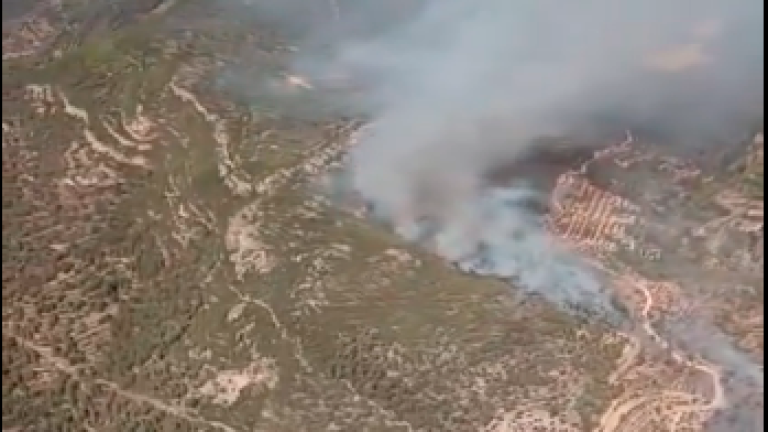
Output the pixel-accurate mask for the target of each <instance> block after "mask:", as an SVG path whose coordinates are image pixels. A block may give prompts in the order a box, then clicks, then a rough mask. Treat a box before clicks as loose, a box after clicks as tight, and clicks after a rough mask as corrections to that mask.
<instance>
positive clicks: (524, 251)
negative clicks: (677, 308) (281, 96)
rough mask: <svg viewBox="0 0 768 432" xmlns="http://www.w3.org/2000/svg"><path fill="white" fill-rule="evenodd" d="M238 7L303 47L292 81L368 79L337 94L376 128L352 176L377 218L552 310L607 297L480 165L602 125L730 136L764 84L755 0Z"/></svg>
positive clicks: (355, 157) (510, 188) (263, 2)
mask: <svg viewBox="0 0 768 432" xmlns="http://www.w3.org/2000/svg"><path fill="white" fill-rule="evenodd" d="M244 1H245V0H244ZM247 3H248V4H250V5H251V6H252V7H253V10H255V11H256V12H257V14H259V16H260V17H261V18H262V19H264V20H268V21H271V22H273V23H278V24H281V25H282V26H283V27H284V28H287V29H289V30H290V32H289V33H290V34H291V35H293V36H294V37H297V38H300V39H301V40H302V42H303V43H301V44H300V48H299V51H298V54H297V56H296V58H295V59H294V60H295V63H294V69H295V70H296V71H297V73H299V74H301V75H304V76H308V77H309V78H310V81H312V82H317V83H321V84H322V83H323V82H324V81H328V80H331V81H333V80H336V81H339V80H340V81H344V80H347V81H349V82H351V83H352V84H351V85H352V86H353V87H359V88H362V89H363V90H362V91H357V92H354V93H355V95H354V98H353V100H351V101H347V102H345V103H343V104H341V105H343V106H346V107H354V109H355V110H356V111H355V113H356V114H364V115H366V116H367V117H369V118H370V119H371V124H372V126H371V128H370V129H369V131H368V133H367V134H366V136H365V138H364V139H363V140H362V142H361V143H359V145H357V146H356V147H355V148H354V150H353V151H352V154H351V155H350V156H351V157H350V166H349V169H350V178H351V179H352V182H353V183H352V187H353V188H354V189H355V190H356V191H357V192H358V193H359V194H361V195H362V196H363V197H364V198H365V199H366V200H367V201H368V202H370V203H371V204H372V205H373V207H374V208H375V209H376V212H377V214H378V216H379V217H381V218H382V219H384V220H386V221H388V222H389V223H390V224H391V225H393V226H394V228H395V229H396V230H397V231H398V232H399V233H401V234H402V235H404V236H406V237H408V238H409V239H412V240H418V241H420V242H422V243H425V244H429V245H430V247H431V248H432V249H433V250H434V251H435V252H436V253H438V254H440V255H442V256H444V257H445V258H447V259H448V260H451V261H453V262H455V263H456V264H457V265H458V266H459V267H460V268H462V269H464V270H466V271H471V272H475V273H479V274H484V275H495V276H498V277H502V278H510V279H515V280H517V281H518V282H519V283H520V284H521V285H522V286H524V287H526V289H528V290H531V291H535V292H538V293H539V294H541V295H543V296H545V297H546V298H548V299H550V300H551V301H554V302H556V303H558V304H562V305H571V306H576V307H585V308H587V309H594V308H595V307H597V309H598V310H599V309H601V308H602V305H609V304H611V302H610V300H609V299H608V298H607V297H606V294H603V290H602V289H601V288H600V283H599V281H598V279H597V278H596V277H595V276H593V275H590V274H588V273H587V272H586V271H585V270H584V267H583V266H581V265H579V263H578V261H577V260H576V259H575V258H574V257H572V256H569V254H567V253H565V251H563V250H560V249H559V248H558V247H557V246H556V245H555V244H554V243H553V242H552V241H551V239H549V238H548V237H547V235H546V234H545V233H544V231H543V230H542V229H541V227H540V223H539V221H537V220H535V218H532V217H531V215H530V214H528V213H527V212H526V211H525V210H524V206H521V205H517V204H515V199H512V198H513V197H514V196H518V195H521V194H523V195H524V194H528V193H536V192H534V191H532V190H530V189H529V188H526V187H524V186H517V185H507V190H505V191H499V190H486V186H487V181H486V176H487V173H488V172H489V171H491V170H493V169H494V168H497V167H498V166H499V165H500V164H502V163H513V162H514V161H516V160H519V159H521V158H523V157H524V155H526V154H527V152H528V151H530V149H531V147H532V146H533V145H534V144H533V143H534V142H535V140H536V139H537V138H540V137H543V136H546V137H552V136H555V137H557V136H565V135H568V134H569V133H570V132H572V131H574V130H578V129H579V128H581V127H583V125H584V124H588V123H589V122H590V121H592V120H594V119H595V118H601V117H607V118H611V119H614V120H615V121H618V122H623V124H625V125H626V126H638V127H639V126H643V125H646V126H647V125H649V124H650V125H651V126H652V127H655V128H657V129H665V130H666V132H668V133H670V136H678V137H680V136H687V137H696V138H701V137H703V136H705V135H707V134H709V135H713V134H714V133H715V132H718V133H722V132H723V131H724V130H725V129H726V128H725V126H727V125H728V124H727V123H726V119H731V118H732V117H734V116H735V115H736V112H737V111H739V109H741V108H742V107H743V106H745V104H746V103H747V101H749V100H750V98H753V99H760V98H761V97H759V96H755V95H757V94H762V91H761V90H762V87H761V86H762V58H763V57H762V52H763V45H762V40H763V38H762V25H763V21H762V11H763V4H762V2H761V1H759V0H741V1H735V2H734V1H724V0H696V1H694V0H647V1H642V2H640V1H635V2H616V1H607V0H584V1H581V2H563V1H560V2H555V1H552V0H536V1H534V0H486V1H482V2H477V1H473V0H440V1H438V0H422V1H418V0H413V1H406V0H402V1H394V2H391V1H390V2H387V1H376V0H359V1H354V2H352V1H345V0H328V1H327V2H324V1H311V2H310V1H308V0H286V1H284V2H276V1H267V0H247ZM681 70H682V72H681ZM342 97H343V96H342V95H341V94H339V95H337V97H336V99H340V98H342ZM760 102H761V101H760ZM699 141H701V140H697V142H699ZM596 299H599V300H596Z"/></svg>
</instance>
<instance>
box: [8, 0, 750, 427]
mask: <svg viewBox="0 0 768 432" xmlns="http://www.w3.org/2000/svg"><path fill="white" fill-rule="evenodd" d="M77 3H82V2H75V1H62V2H51V3H44V2H37V3H35V4H34V5H28V10H27V11H26V15H22V14H21V12H24V11H21V12H19V13H17V15H16V17H15V21H14V22H13V23H12V24H13V25H12V26H11V25H6V24H5V23H4V34H3V179H2V188H3V190H2V191H3V195H2V196H3V254H2V255H3V289H2V301H3V306H2V310H3V358H2V360H3V386H2V387H3V395H2V396H3V430H4V431H19V432H21V431H35V432H37V431H68V430H72V431H98V432H108V431H119V432H123V431H226V432H230V431H238V432H239V431H270V432H271V431H280V432H282V431H286V432H293V431H313V432H314V431H325V430H328V431H331V430H338V431H398V430H402V431H410V430H413V431H465V430H466V431H489V432H490V431H494V432H502V431H525V432H528V431H604V432H608V431H685V430H689V431H697V430H702V429H703V428H704V427H705V426H706V425H712V424H714V422H727V421H728V420H729V419H728V416H729V415H738V416H740V417H739V419H740V421H741V422H742V423H739V424H741V425H743V424H745V423H743V421H744V419H743V417H744V416H747V417H749V416H750V415H760V414H761V413H762V410H763V398H762V388H760V389H759V390H758V391H756V392H755V394H756V396H753V395H752V393H750V391H751V390H749V389H748V390H744V389H743V388H742V387H743V386H742V387H740V389H741V390H744V391H740V392H738V394H736V393H734V392H733V391H731V390H732V389H731V387H732V386H731V387H729V382H730V381H729V377H727V376H724V374H723V372H722V370H723V367H722V366H723V365H718V364H715V363H713V362H711V361H709V360H707V358H700V356H697V355H696V353H697V352H696V350H695V349H694V350H691V349H688V348H690V347H687V346H686V345H685V344H681V343H680V341H669V340H666V339H665V337H666V336H665V333H664V331H663V330H661V329H662V328H663V325H664V323H666V322H669V321H671V320H673V318H674V317H680V316H683V317H691V316H694V317H695V316H702V317H706V318H707V319H708V320H711V321H712V322H714V323H716V324H717V326H718V327H719V328H721V329H722V331H723V332H724V333H725V334H728V335H732V337H733V339H734V340H735V342H736V344H737V345H738V346H739V347H740V349H742V350H743V351H744V352H746V353H748V354H747V355H748V356H751V358H752V359H753V361H755V362H756V363H758V364H760V365H762V361H763V360H762V359H763V345H762V337H763V306H762V302H763V291H762V283H763V273H762V270H763V265H764V257H763V256H762V238H763V237H762V236H763V223H764V222H763V221H764V216H763V201H762V198H763V197H762V187H763V164H762V160H763V159H762V152H763V141H762V135H758V136H757V137H755V138H752V137H753V136H754V134H752V135H749V134H747V133H745V137H746V136H747V135H749V138H744V139H742V138H740V137H739V138H737V139H736V140H738V141H748V145H747V146H745V147H746V152H745V153H744V154H743V156H740V157H738V158H736V159H735V160H734V161H730V162H731V163H730V165H729V166H728V169H727V170H726V171H723V172H721V173H718V174H717V175H715V174H711V173H708V172H706V171H703V170H702V169H700V168H697V166H696V165H695V164H694V163H693V162H689V161H684V160H680V159H674V158H671V157H668V156H664V155H663V154H660V153H658V150H654V148H652V147H649V146H645V145H644V144H643V143H642V142H640V141H639V140H638V139H635V138H634V137H633V136H632V135H631V133H628V135H627V137H626V140H625V141H624V142H617V143H616V144H615V145H612V146H610V147H609V148H608V150H605V151H603V152H602V153H600V154H598V155H595V158H593V160H592V161H591V162H588V163H587V164H585V165H584V166H583V167H579V166H574V167H572V169H571V170H570V171H568V172H564V173H562V175H560V177H559V180H558V183H557V187H556V189H555V191H554V192H553V195H552V196H553V198H552V202H551V209H550V210H551V217H550V222H551V227H552V230H553V232H554V233H556V234H557V235H558V236H559V237H560V238H562V239H563V242H565V243H567V244H569V245H571V246H572V247H574V248H577V249H580V250H582V251H583V252H584V253H585V254H586V255H587V256H590V257H592V260H593V262H594V264H595V265H596V266H598V267H600V268H601V269H603V270H604V271H605V272H607V274H610V275H612V276H611V277H612V278H613V279H614V281H615V284H614V285H615V288H616V291H617V294H618V295H619V296H620V297H621V298H622V299H623V300H624V301H626V302H627V304H628V305H629V306H630V310H631V313H632V314H633V316H635V317H636V319H637V320H638V322H640V323H642V325H641V326H640V329H641V331H638V332H636V333H633V334H632V335H625V334H621V333H617V332H615V331H612V330H610V329H609V328H605V327H602V326H600V325H598V324H593V323H588V322H583V321H578V320H576V319H574V318H571V317H569V316H567V315H564V314H562V313H560V312H559V311H557V310H556V309H554V308H553V307H552V306H549V305H547V304H544V303H542V302H540V301H538V300H536V299H524V300H521V299H520V298H519V296H516V295H515V294H514V290H512V289H510V288H509V287H508V286H506V285H504V284H502V283H501V282H498V281H493V280H485V279H478V278H474V277H470V276H467V275H462V274H458V273H457V272H456V271H455V270H454V269H452V268H451V267H450V266H448V265H447V264H446V263H444V262H441V261H440V260H438V259H437V258H435V257H433V256H430V255H428V254H426V253H424V252H422V251H419V250H418V249H416V248H413V247H411V246H409V245H406V244H403V243H402V242H400V241H399V240H398V239H397V238H394V237H393V236H392V235H390V234H389V233H387V232H385V231H383V230H382V228H380V227H377V226H374V225H372V224H370V223H368V222H366V221H365V220H363V219H361V218H359V217H356V216H355V215H354V214H350V213H344V212H341V211H339V210H335V209H334V208H332V207H330V206H329V205H328V204H327V203H325V202H324V201H322V200H321V199H319V198H317V197H315V196H313V195H312V194H311V193H310V192H309V190H310V188H309V187H308V186H310V185H311V184H313V182H315V181H316V180H317V179H319V178H321V177H322V175H323V174H324V173H325V172H326V171H327V170H328V169H329V167H330V166H332V165H333V163H334V162H335V161H336V160H338V159H339V157H340V156H341V155H342V154H343V152H344V151H345V149H346V148H347V147H348V146H349V145H353V143H354V139H353V138H354V132H355V131H356V130H357V129H358V128H359V127H360V126H361V124H360V122H356V121H349V120H312V121H310V120H307V119H306V118H304V117H296V116H294V115H292V114H291V112H292V109H293V108H292V107H293V105H291V104H292V103H294V104H295V101H293V102H286V103H285V104H278V103H277V101H273V100H269V101H261V100H254V101H252V103H251V105H250V106H246V105H245V104H243V103H242V102H236V101H233V100H232V98H231V97H228V96H227V95H225V94H223V93H221V92H219V91H217V90H216V89H215V88H214V87H212V86H211V85H210V83H211V77H214V76H216V74H217V73H219V72H220V71H221V70H222V69H223V68H225V67H226V66H227V65H229V64H231V63H232V62H233V61H234V60H233V59H240V61H242V59H244V58H246V57H247V59H248V62H249V65H250V66H252V71H253V72H252V73H254V74H273V75H274V76H275V77H279V76H280V75H279V71H280V62H281V59H283V58H284V57H285V55H287V53H286V51H287V47H285V46H282V45H281V43H280V42H279V40H277V39H275V38H274V36H273V35H271V34H270V33H269V32H266V31H258V30H256V28H255V27H254V26H251V25H247V23H246V22H243V23H241V24H242V25H239V26H236V25H232V22H231V20H230V21H228V24H227V25H226V26H224V25H221V23H220V22H217V19H219V18H218V17H217V15H216V14H215V13H214V12H215V11H214V10H213V7H212V6H210V4H209V5H208V6H205V5H204V2H196V1H192V0H189V1H184V0H178V1H177V2H176V3H174V2H172V1H171V2H165V3H163V2H153V1H134V2H129V3H128V4H129V5H130V6H131V7H130V8H128V7H127V6H125V4H124V3H113V2H102V3H101V5H102V6H101V7H97V8H92V7H89V8H85V9H77V7H79V6H80V5H79V4H77ZM107 3H109V4H107ZM9 5H10V3H9ZM3 8H4V15H5V10H6V4H5V3H4V6H3ZM73 10H80V13H78V14H72V11H73ZM65 12H66V13H67V14H65ZM84 14H85V16H83V15H84ZM200 16H205V18H200ZM243 53H248V54H247V56H246V55H245V54H243ZM301 91H302V92H306V94H307V95H309V93H311V92H312V89H308V88H304V89H303V90H301ZM302 94H305V93H302ZM306 97H311V96H306ZM299 104H301V101H300V102H299ZM619 141H620V140H619ZM581 168H583V169H581ZM619 170H620V171H621V172H622V176H621V178H622V179H624V181H622V182H619V181H617V180H616V179H618V178H619V177H618V176H614V175H612V173H613V174H615V173H616V172H618V171H619ZM649 173H652V175H649ZM672 209H674V210H672ZM701 280H706V281H708V284H707V285H706V286H703V285H702V284H701V282H700V281H701ZM691 290H694V291H691ZM694 294H695V295H694ZM646 339H648V340H652V341H654V342H653V343H652V344H651V345H653V346H656V347H659V346H660V347H664V348H667V350H661V351H654V352H649V351H648V350H647V349H646V348H645V347H647V346H649V344H648V343H647V341H646ZM761 367H762V366H761ZM760 373H761V374H762V369H761V372H760ZM761 385H762V384H761ZM729 398H731V399H730V400H729ZM734 398H737V399H734ZM733 400H736V401H737V403H738V405H739V407H740V408H742V410H743V411H745V413H746V414H745V413H744V412H737V413H734V411H733V410H732V409H728V408H729V402H732V401H733ZM750 404H754V405H755V406H754V408H750Z"/></svg>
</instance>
